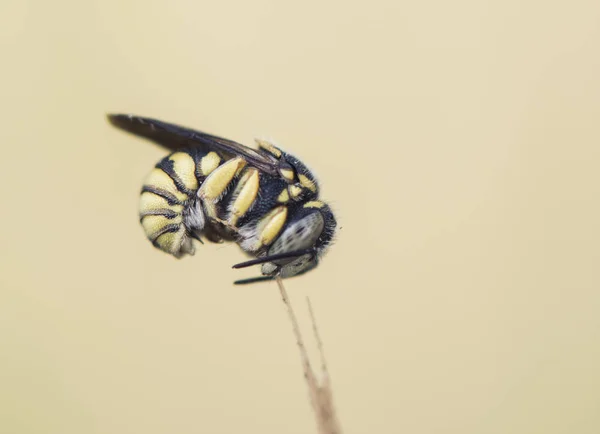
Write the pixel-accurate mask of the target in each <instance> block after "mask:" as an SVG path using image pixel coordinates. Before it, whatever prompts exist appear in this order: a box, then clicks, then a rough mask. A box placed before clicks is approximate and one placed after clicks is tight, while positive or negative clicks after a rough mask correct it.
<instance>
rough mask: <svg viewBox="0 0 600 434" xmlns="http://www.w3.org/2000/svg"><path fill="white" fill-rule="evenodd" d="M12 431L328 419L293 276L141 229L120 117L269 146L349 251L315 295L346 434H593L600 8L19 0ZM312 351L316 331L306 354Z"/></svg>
mask: <svg viewBox="0 0 600 434" xmlns="http://www.w3.org/2000/svg"><path fill="white" fill-rule="evenodd" d="M0 16H1V17H2V18H1V21H2V22H1V25H0V41H1V42H0V43H1V44H2V66H1V77H2V80H1V84H0V91H1V95H0V96H1V99H0V101H1V102H0V111H1V112H0V114H1V119H2V128H1V133H0V134H1V137H0V138H1V140H0V143H1V146H2V155H3V160H2V169H1V171H0V176H1V179H2V182H1V183H0V197H1V198H2V220H1V221H2V224H1V227H2V229H1V230H0V237H1V238H0V242H1V248H0V255H1V261H0V267H1V272H0V285H1V290H0V348H1V353H0V432H2V433H15V434H17V433H44V434H54V433H56V434H59V433H60V434H70V433H77V434H80V433H102V434H104V433H111V434H125V433H146V434H154V433H267V434H268V433H303V434H304V433H312V432H315V430H314V422H313V420H312V416H311V410H310V407H309V404H308V399H307V392H306V387H305V384H304V382H303V379H302V375H301V370H300V362H299V358H298V355H297V348H296V346H295V344H294V341H293V338H292V334H291V329H290V325H289V323H288V321H287V318H286V315H285V310H284V309H283V305H282V304H281V302H280V299H279V296H278V294H277V291H276V288H275V287H274V285H272V284H261V285H257V286H254V287H234V286H232V284H231V282H232V281H233V280H234V279H237V278H241V277H248V276H251V275H253V274H254V273H256V272H257V270H244V271H236V270H232V269H231V268H230V266H231V265H232V264H233V263H235V262H239V261H240V260H243V259H244V256H243V255H242V254H241V252H240V251H239V250H238V248H237V247H236V246H234V245H222V246H214V245H205V246H204V247H201V248H200V249H199V252H198V253H197V255H196V256H195V257H193V258H187V259H185V260H181V261H177V260H174V259H171V258H170V257H167V256H166V255H164V254H161V253H160V252H158V251H157V250H155V249H153V248H152V247H151V245H150V244H149V243H148V242H147V241H146V240H145V238H144V235H143V232H142V230H141V228H140V226H139V224H138V221H137V215H136V208H137V197H138V191H139V189H140V187H141V182H142V179H143V177H144V176H145V175H146V173H147V172H148V171H149V170H150V168H151V167H152V166H153V165H154V164H155V162H156V161H157V160H158V159H160V158H161V156H162V155H163V152H162V151H161V150H160V149H158V148H157V147H155V146H153V145H151V144H149V143H146V142H143V141H141V140H136V139H134V138H132V137H129V136H126V135H124V134H121V133H119V132H118V131H116V130H114V129H111V128H110V127H109V126H108V125H107V124H106V122H105V120H104V114H105V113H106V112H111V111H125V112H132V113H137V114H141V115H149V116H155V117H158V118H162V119H164V120H167V121H173V122H178V123H182V124H184V125H189V126H192V127H196V128H199V129H205V130H207V131H209V132H213V133H216V134H220V135H224V136H227V137H229V138H232V139H235V140H239V141H242V142H244V143H248V144H250V143H252V139H253V137H255V136H267V137H272V138H274V139H276V140H277V141H278V142H279V143H280V144H281V145H282V146H283V147H285V148H287V149H289V150H292V151H293V152H295V153H296V154H298V155H299V156H300V157H301V158H303V159H304V160H305V161H306V162H307V163H308V164H309V165H310V166H311V167H312V168H313V169H314V170H315V171H316V173H317V174H318V175H319V177H320V179H321V183H322V187H323V188H322V192H323V198H324V199H326V200H328V201H329V202H330V203H331V204H332V206H333V207H334V209H335V210H336V211H337V217H338V220H339V222H340V225H341V226H342V227H343V229H341V231H340V232H339V237H338V241H337V243H336V245H335V246H334V247H333V248H332V249H331V251H330V253H329V255H328V256H327V257H326V258H325V260H324V261H323V263H322V264H321V267H320V268H319V269H318V270H317V271H315V272H313V273H311V274H310V275H307V276H305V277H302V278H298V279H294V280H290V281H289V283H288V290H289V292H290V294H291V295H292V297H293V300H294V302H295V304H296V307H297V309H298V313H299V316H300V318H301V321H302V325H303V326H304V327H305V328H306V327H307V326H308V321H307V313H306V309H305V305H304V296H305V295H310V297H311V298H312V301H313V304H314V306H315V310H316V313H317V317H318V321H319V324H320V329H321V333H322V335H323V339H324V340H325V345H326V352H327V355H328V359H329V364H330V370H331V372H332V375H333V382H334V390H335V401H336V404H337V407H338V411H339V416H340V419H341V421H342V424H343V427H344V428H345V432H346V433H361V434H362V433H378V434H380V433H399V434H400V433H411V434H418V433H460V434H465V433H473V434H475V433H477V434H480V433H527V434H529V433H544V434H547V433H578V434H581V433H598V432H600V315H599V310H600V291H599V287H600V271H599V270H598V262H599V260H600V250H599V247H598V246H599V244H600V229H599V220H600V206H599V204H598V203H599V202H598V200H599V194H600V174H599V172H598V166H599V163H600V146H599V145H600V126H599V121H598V119H599V116H600V26H599V24H598V23H599V22H600V6H599V3H598V2H597V1H596V0H594V1H591V0H590V1H575V2H546V1H525V2H523V1H517V0H512V1H500V0H496V1H492V2H477V1H465V0H459V1H453V2H445V1H442V0H437V1H435V0H434V1H427V2H416V1H413V2H405V1H382V0H374V1H368V2H344V1H332V2H320V1H319V2H318V1H307V2H281V1H269V0H262V1H254V2H250V1H242V0H238V1H231V2H216V1H211V2H208V1H183V0H181V1H173V2H160V1H148V0H144V1H136V2H130V1H125V2H122V1H116V0H103V1H88V2H79V1H61V0H55V1H42V0H38V1H29V2H28V1H16V0H14V1H12V2H3V3H2V6H1V10H0ZM311 349H312V350H313V351H314V347H311Z"/></svg>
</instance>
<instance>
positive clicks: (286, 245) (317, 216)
mask: <svg viewBox="0 0 600 434" xmlns="http://www.w3.org/2000/svg"><path fill="white" fill-rule="evenodd" d="M324 226H325V221H324V220H323V216H322V215H321V213H320V212H318V211H315V212H311V213H310V214H306V215H304V216H303V217H302V218H300V219H298V220H295V221H294V220H293V219H292V220H290V222H289V223H288V224H287V225H286V227H285V228H284V230H283V232H282V233H281V235H279V237H277V240H276V241H275V242H274V243H273V245H272V246H271V248H270V249H269V255H276V254H279V253H286V252H294V251H299V250H303V249H309V248H312V247H313V246H314V245H315V243H316V242H317V239H318V238H319V236H320V235H321V232H323V228H324ZM286 262H290V260H289V259H288V260H286V261H285V262H283V263H286Z"/></svg>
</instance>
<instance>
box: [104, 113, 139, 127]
mask: <svg viewBox="0 0 600 434" xmlns="http://www.w3.org/2000/svg"><path fill="white" fill-rule="evenodd" d="M132 119H133V115H128V114H123V113H107V114H106V120H107V121H108V123H110V124H111V125H113V126H115V127H117V128H124V127H125V125H126V124H128V123H129V124H130V123H131V121H132Z"/></svg>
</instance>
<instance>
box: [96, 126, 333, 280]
mask: <svg viewBox="0 0 600 434" xmlns="http://www.w3.org/2000/svg"><path fill="white" fill-rule="evenodd" d="M108 120H109V121H110V123H112V125H114V126H115V127H117V128H120V129H122V130H125V131H127V132H129V133H132V134H135V135H138V136H141V137H144V138H146V139H149V140H151V141H153V142H155V143H157V144H159V145H161V146H163V147H165V148H166V149H168V150H169V151H171V154H169V155H167V156H166V157H165V158H163V159H162V160H160V161H159V162H158V163H157V164H156V166H155V167H154V169H153V170H152V171H151V172H150V174H149V175H148V177H147V178H146V181H145V182H144V186H143V187H142V191H141V195H140V203H139V215H140V222H141V224H142V227H143V228H144V231H145V233H146V235H147V237H148V239H149V240H150V241H151V242H152V244H153V245H154V246H155V247H156V248H158V249H160V250H162V251H164V252H166V253H169V254H171V255H173V256H175V257H176V258H181V257H182V256H185V255H186V254H188V255H193V254H194V251H195V249H194V244H193V239H196V240H198V241H200V242H201V243H202V239H205V240H207V241H210V242H213V243H221V242H224V241H234V242H235V243H237V244H238V245H239V246H240V248H241V249H242V250H243V251H244V252H246V253H247V254H248V255H250V256H252V257H254V258H255V259H252V260H250V261H246V262H242V263H239V264H236V265H234V266H233V268H243V267H248V266H251V265H257V264H262V269H261V271H262V275H263V276H261V277H255V278H251V279H244V280H238V281H236V282H235V283H237V284H243V283H252V282H257V281H262V280H270V279H273V278H275V277H276V276H281V277H283V278H286V277H292V276H296V275H299V274H303V273H306V272H307V271H309V270H312V269H313V268H315V267H316V266H317V264H318V262H319V259H320V258H321V257H322V256H323V254H324V252H325V250H326V248H327V247H328V245H330V243H331V241H332V238H333V236H334V233H335V229H336V220H335V217H334V216H333V213H332V211H331V209H330V208H329V206H328V205H327V204H326V203H325V202H322V201H321V200H319V186H318V184H317V180H316V179H315V177H314V176H313V174H312V173H311V171H310V170H309V169H308V168H307V167H306V166H305V165H304V164H303V163H302V162H301V161H300V160H298V159H297V158H296V157H294V156H292V155H290V154H288V153H287V152H284V151H283V150H281V149H279V148H278V147H276V146H275V145H273V144H272V143H269V142H267V141H265V140H258V139H257V140H256V143H257V145H258V149H256V150H255V149H252V148H249V147H246V146H244V145H241V144H239V143H236V142H234V141H231V140H228V139H224V138H222V137H217V136H213V135H210V134H207V133H204V132H201V131H195V130H192V129H189V128H185V127H182V126H179V125H174V124H170V123H167V122H162V121H159V120H156V119H150V118H144V117H138V116H133V115H124V114H111V115H108Z"/></svg>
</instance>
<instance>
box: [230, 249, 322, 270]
mask: <svg viewBox="0 0 600 434" xmlns="http://www.w3.org/2000/svg"><path fill="white" fill-rule="evenodd" d="M311 253H312V254H314V253H315V249H304V250H295V251H293V252H286V253H277V254H276V255H269V256H262V257H260V258H256V259H251V260H250V261H246V262H240V263H239V264H235V265H234V266H233V267H231V268H246V267H251V266H252V265H258V264H264V263H265V262H272V261H277V260H279V259H288V258H298V257H300V256H303V255H308V254H311Z"/></svg>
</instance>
